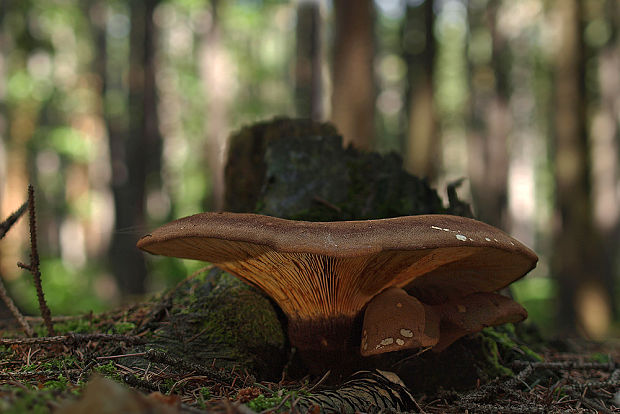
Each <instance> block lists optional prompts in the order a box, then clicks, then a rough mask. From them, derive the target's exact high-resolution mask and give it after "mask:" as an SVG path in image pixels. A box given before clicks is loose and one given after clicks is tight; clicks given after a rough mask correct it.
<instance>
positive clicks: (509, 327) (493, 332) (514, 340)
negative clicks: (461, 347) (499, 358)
mask: <svg viewBox="0 0 620 414" xmlns="http://www.w3.org/2000/svg"><path fill="white" fill-rule="evenodd" d="M482 334H483V335H485V336H487V337H489V338H492V339H493V341H494V342H495V343H496V344H497V345H498V346H500V347H501V348H502V353H503V355H504V356H505V359H508V360H509V361H513V360H515V359H527V360H529V361H542V359H543V358H542V357H541V356H540V355H539V354H538V353H536V352H534V351H533V350H532V349H531V348H530V347H529V346H527V345H526V344H525V343H524V342H523V341H522V340H520V338H519V337H518V336H517V331H516V329H515V326H514V325H513V324H511V323H507V324H505V325H502V326H498V327H495V328H485V329H483V330H482Z"/></svg>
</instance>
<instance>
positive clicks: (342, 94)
mask: <svg viewBox="0 0 620 414" xmlns="http://www.w3.org/2000/svg"><path fill="white" fill-rule="evenodd" d="M373 20H374V9H373V3H372V1H371V0H362V1H356V0H335V1H334V32H335V34H334V40H333V45H334V49H333V54H334V55H333V56H334V57H333V69H332V71H333V73H332V85H333V91H332V116H331V119H332V122H333V123H334V124H335V125H336V128H338V130H339V131H340V132H342V135H343V138H344V142H345V144H349V143H351V144H353V145H354V146H355V147H357V148H362V149H370V148H372V146H373V139H374V138H373V137H374V131H375V128H374V113H375V85H374V76H373V55H374V47H373V44H374V41H373Z"/></svg>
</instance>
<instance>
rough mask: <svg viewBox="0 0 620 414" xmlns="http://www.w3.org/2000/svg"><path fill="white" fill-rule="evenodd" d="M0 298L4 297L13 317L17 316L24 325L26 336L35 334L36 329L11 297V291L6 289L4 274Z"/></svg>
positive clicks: (0, 281) (0, 279) (0, 287)
mask: <svg viewBox="0 0 620 414" xmlns="http://www.w3.org/2000/svg"><path fill="white" fill-rule="evenodd" d="M0 298H2V301H3V302H4V304H5V305H6V307H7V308H9V310H10V311H11V313H12V314H13V317H15V319H16V320H17V322H18V323H19V325H20V326H21V327H22V329H23V330H24V333H25V334H26V336H33V335H34V331H33V330H32V327H30V324H29V323H28V321H27V320H26V319H25V318H24V315H22V313H21V312H20V311H19V309H18V308H17V306H15V303H14V302H13V299H11V297H10V296H9V293H8V292H7V291H6V288H5V287H4V283H3V282H2V276H0Z"/></svg>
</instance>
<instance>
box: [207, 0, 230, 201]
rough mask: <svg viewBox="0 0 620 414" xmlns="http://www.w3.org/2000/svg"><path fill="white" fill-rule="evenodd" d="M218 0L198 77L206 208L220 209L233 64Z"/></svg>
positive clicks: (215, 2)
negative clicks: (208, 176) (202, 94)
mask: <svg viewBox="0 0 620 414" xmlns="http://www.w3.org/2000/svg"><path fill="white" fill-rule="evenodd" d="M219 4H220V2H219V1H218V0H212V1H211V16H212V17H211V26H210V28H209V30H208V31H207V32H206V33H205V34H204V36H203V39H202V43H201V46H200V48H201V50H200V77H201V79H202V84H203V88H204V91H205V95H206V98H207V104H206V108H205V119H206V130H207V134H206V135H207V136H206V140H205V141H206V148H205V151H206V158H207V161H208V164H209V172H210V174H211V184H212V186H213V187H212V188H213V189H212V192H211V206H208V207H209V208H208V209H214V210H221V209H222V208H223V207H224V191H225V189H224V185H225V184H224V165H225V158H226V150H227V131H228V130H229V112H230V106H231V103H232V98H233V96H234V94H232V93H231V90H232V84H233V83H234V79H233V76H234V75H233V70H234V69H233V64H232V62H231V59H230V57H229V56H228V53H227V51H226V49H225V48H224V46H223V45H222V41H221V38H222V34H221V28H220V22H219V9H220V5H219Z"/></svg>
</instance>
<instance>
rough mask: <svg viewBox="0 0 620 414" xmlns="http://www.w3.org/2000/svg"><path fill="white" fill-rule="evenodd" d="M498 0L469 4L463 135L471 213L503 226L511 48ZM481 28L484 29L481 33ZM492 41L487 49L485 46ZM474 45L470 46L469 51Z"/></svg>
mask: <svg viewBox="0 0 620 414" xmlns="http://www.w3.org/2000/svg"><path fill="white" fill-rule="evenodd" d="M499 6H500V1H499V0H489V1H488V2H486V4H484V3H481V2H478V3H476V4H472V3H470V6H469V27H470V39H469V48H470V53H469V62H468V63H469V75H470V77H469V81H470V91H471V97H470V100H471V105H470V108H471V114H470V116H471V125H472V128H471V131H470V134H469V137H468V146H469V176H470V179H471V187H472V196H473V201H474V207H475V210H476V216H477V217H478V218H479V219H480V220H482V221H484V222H486V223H489V224H492V225H494V226H496V227H499V228H503V229H505V228H506V227H507V226H506V225H507V223H506V212H507V207H508V204H507V202H508V190H507V184H508V164H509V156H508V135H509V134H510V129H511V124H512V122H511V115H510V111H509V108H508V102H509V99H510V86H509V85H510V82H509V79H510V76H509V72H510V70H509V68H510V65H511V55H510V49H509V47H508V44H507V41H506V38H505V37H504V35H503V34H502V33H501V32H500V31H499V30H498V25H497V13H498V8H499ZM484 31H486V32H487V33H484ZM485 37H488V38H490V40H491V50H490V54H485V52H484V51H480V50H481V49H482V48H483V47H484V45H479V44H474V43H473V42H484V38H485ZM472 49H473V50H472Z"/></svg>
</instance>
